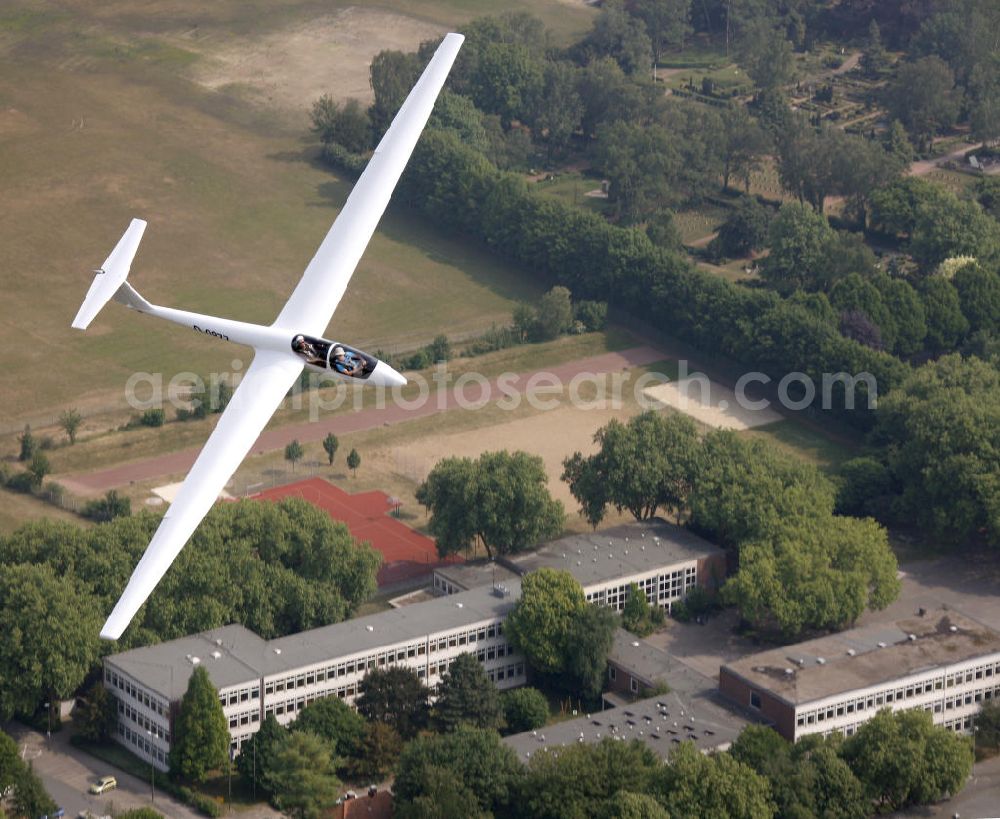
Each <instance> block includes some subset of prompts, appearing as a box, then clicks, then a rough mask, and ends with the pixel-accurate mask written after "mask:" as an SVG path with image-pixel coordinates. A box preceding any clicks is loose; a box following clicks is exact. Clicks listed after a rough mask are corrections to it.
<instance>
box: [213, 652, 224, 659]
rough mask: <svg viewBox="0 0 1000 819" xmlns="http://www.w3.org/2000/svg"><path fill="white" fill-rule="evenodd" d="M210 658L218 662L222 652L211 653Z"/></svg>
mask: <svg viewBox="0 0 1000 819" xmlns="http://www.w3.org/2000/svg"><path fill="white" fill-rule="evenodd" d="M212 656H213V657H215V659H216V660H218V659H219V658H220V657H221V656H222V652H221V651H213V652H212Z"/></svg>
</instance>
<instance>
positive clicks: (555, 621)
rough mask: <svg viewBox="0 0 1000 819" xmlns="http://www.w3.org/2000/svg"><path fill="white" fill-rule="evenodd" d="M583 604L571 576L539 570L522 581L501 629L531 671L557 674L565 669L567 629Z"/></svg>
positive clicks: (567, 646) (581, 591) (579, 588)
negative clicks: (516, 597)
mask: <svg viewBox="0 0 1000 819" xmlns="http://www.w3.org/2000/svg"><path fill="white" fill-rule="evenodd" d="M586 605H587V602H586V599H585V598H584V595H583V589H582V588H581V587H580V584H579V583H577V582H576V580H575V579H574V578H573V575H571V574H570V573H569V572H567V571H562V570H556V569H547V568H546V569H539V570H538V571H534V572H531V573H530V574H528V575H525V577H524V578H523V579H522V581H521V599H520V600H518V601H517V603H516V604H515V605H514V608H513V610H512V611H511V613H510V614H509V615H508V616H507V622H506V624H505V625H504V629H505V631H506V633H507V636H508V637H509V638H510V641H511V642H512V643H513V644H514V646H515V647H516V648H518V650H520V651H521V653H522V654H524V655H525V657H526V658H527V659H528V662H529V663H530V664H531V666H532V668H534V669H535V670H536V671H541V672H543V673H549V674H557V673H560V672H562V671H564V670H565V667H566V659H565V658H566V656H567V653H568V650H569V644H568V641H569V635H570V630H571V628H572V625H573V623H574V622H575V621H576V617H577V615H578V614H579V613H580V612H582V611H583V610H584V608H585V607H586Z"/></svg>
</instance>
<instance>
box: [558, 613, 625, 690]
mask: <svg viewBox="0 0 1000 819" xmlns="http://www.w3.org/2000/svg"><path fill="white" fill-rule="evenodd" d="M616 628H618V617H617V615H616V614H615V613H614V611H612V610H611V609H609V608H607V607H605V606H597V605H588V606H585V607H584V608H583V609H581V610H580V611H578V612H576V613H575V614H574V615H573V618H572V620H571V621H570V625H569V630H568V631H567V633H566V649H565V659H564V661H563V665H564V672H563V685H564V687H565V688H566V690H567V691H570V692H572V693H576V694H577V695H578V696H582V697H584V698H585V699H587V700H589V701H591V702H593V701H595V700H597V699H598V698H599V697H600V694H601V689H603V687H604V679H605V676H606V674H607V669H608V653H609V652H610V651H611V644H612V643H613V642H614V634H615V629H616Z"/></svg>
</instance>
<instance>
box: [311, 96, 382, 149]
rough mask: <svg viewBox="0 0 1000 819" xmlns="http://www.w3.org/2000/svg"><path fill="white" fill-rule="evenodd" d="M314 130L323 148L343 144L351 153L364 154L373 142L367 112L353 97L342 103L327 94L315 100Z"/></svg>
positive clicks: (313, 108) (312, 114) (312, 115)
mask: <svg viewBox="0 0 1000 819" xmlns="http://www.w3.org/2000/svg"><path fill="white" fill-rule="evenodd" d="M311 117H312V130H313V132H314V133H315V134H317V135H318V136H319V138H320V141H321V142H322V143H323V146H324V148H326V147H328V146H329V145H331V144H337V145H341V146H343V147H344V148H346V149H347V150H348V151H350V152H351V153H355V154H358V153H362V152H364V151H366V150H367V149H368V147H369V146H370V145H371V134H370V124H369V120H368V112H367V111H365V110H364V109H363V108H362V107H361V103H360V102H358V100H356V99H354V98H351V99H349V100H347V101H346V102H345V103H344V104H343V105H338V104H337V103H336V102H334V100H333V99H332V98H331V97H329V96H327V95H324V96H322V97H320V98H319V99H318V100H317V101H316V102H315V103H313V107H312V112H311Z"/></svg>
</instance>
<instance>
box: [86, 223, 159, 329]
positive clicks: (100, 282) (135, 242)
mask: <svg viewBox="0 0 1000 819" xmlns="http://www.w3.org/2000/svg"><path fill="white" fill-rule="evenodd" d="M145 230H146V223H145V222H144V221H143V220H142V219H133V220H132V223H131V224H130V225H129V226H128V229H127V230H126V231H125V233H124V234H123V235H122V238H121V239H119V240H118V244H117V245H115V249H114V250H112V251H111V255H110V256H108V258H107V259H105V260H104V264H103V265H101V268H100V270H97V271H95V273H96V275H95V276H94V281H93V283H92V284H91V285H90V290H88V291H87V297H86V298H85V299H84V300H83V304H81V305H80V310H79V311H78V312H77V314H76V318H75V319H73V327H75V328H76V329H77V330H86V329H87V327H88V326H89V325H90V322H92V321H93V320H94V317H95V316H96V315H97V314H98V313H99V312H101V308H102V307H104V305H105V304H107V303H108V300H109V299H110V298H111V297H112V296H114V294H115V293H116V292H117V291H118V288H119V287H121V285H122V283H123V282H124V281H125V279H126V278H127V277H128V271H129V268H130V267H131V266H132V259H133V258H135V252H136V251H137V250H138V249H139V241H140V240H141V239H142V234H143V231H145Z"/></svg>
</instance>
